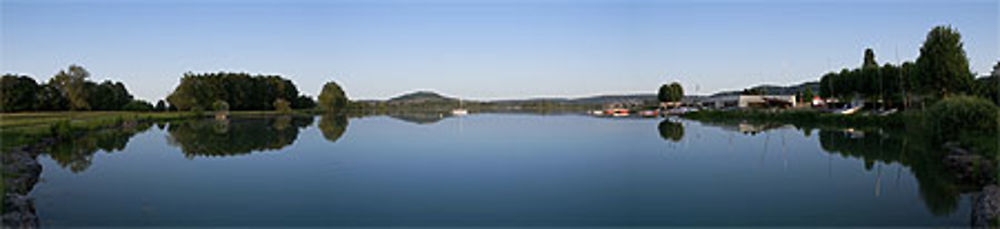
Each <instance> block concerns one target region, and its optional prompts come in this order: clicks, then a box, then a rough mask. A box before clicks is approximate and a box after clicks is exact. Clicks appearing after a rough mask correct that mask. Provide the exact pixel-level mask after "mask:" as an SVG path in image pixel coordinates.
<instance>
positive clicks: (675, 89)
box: [670, 82, 684, 102]
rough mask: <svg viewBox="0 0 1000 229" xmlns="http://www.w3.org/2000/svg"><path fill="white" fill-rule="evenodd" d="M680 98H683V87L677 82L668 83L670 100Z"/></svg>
mask: <svg viewBox="0 0 1000 229" xmlns="http://www.w3.org/2000/svg"><path fill="white" fill-rule="evenodd" d="M681 99H684V87H681V84H680V83H677V82H673V83H670V101H671V102H680V101H681Z"/></svg>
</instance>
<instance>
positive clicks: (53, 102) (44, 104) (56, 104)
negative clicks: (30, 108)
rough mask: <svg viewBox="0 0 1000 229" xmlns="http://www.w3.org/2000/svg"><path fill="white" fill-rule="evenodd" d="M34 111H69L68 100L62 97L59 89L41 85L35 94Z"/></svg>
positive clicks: (49, 85)
mask: <svg viewBox="0 0 1000 229" xmlns="http://www.w3.org/2000/svg"><path fill="white" fill-rule="evenodd" d="M34 109H35V110H38V111H64V110H67V109H69V100H67V99H66V97H64V96H63V94H62V92H61V91H59V88H57V87H56V86H54V85H52V84H42V85H40V87H39V89H38V93H36V94H35V107H34Z"/></svg>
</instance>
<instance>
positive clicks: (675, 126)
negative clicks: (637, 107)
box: [657, 119, 684, 142]
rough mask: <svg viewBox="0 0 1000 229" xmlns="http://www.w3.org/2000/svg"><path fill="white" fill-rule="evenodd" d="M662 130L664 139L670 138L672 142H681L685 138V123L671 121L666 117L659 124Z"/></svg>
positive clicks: (661, 135)
mask: <svg viewBox="0 0 1000 229" xmlns="http://www.w3.org/2000/svg"><path fill="white" fill-rule="evenodd" d="M657 129H659V130H660V137H661V138H663V140H668V141H672V142H680V141H681V139H684V125H683V124H682V123H680V122H674V121H670V119H664V120H663V121H662V122H660V125H659V126H657Z"/></svg>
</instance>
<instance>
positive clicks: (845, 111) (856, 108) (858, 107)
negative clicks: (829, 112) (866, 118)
mask: <svg viewBox="0 0 1000 229" xmlns="http://www.w3.org/2000/svg"><path fill="white" fill-rule="evenodd" d="M864 106H865V105H856V106H851V107H848V108H845V109H841V110H837V111H834V113H837V114H845V115H846V114H854V113H856V112H858V111H859V110H861V108H862V107H864Z"/></svg>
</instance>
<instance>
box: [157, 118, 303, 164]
mask: <svg viewBox="0 0 1000 229" xmlns="http://www.w3.org/2000/svg"><path fill="white" fill-rule="evenodd" d="M312 122H313V117H292V116H279V117H262V118H247V119H232V120H214V119H199V120H182V121H176V122H171V123H170V126H169V127H168V128H167V132H168V133H169V142H170V143H171V144H172V145H175V146H178V147H180V148H181V151H182V152H183V153H184V155H185V156H186V157H189V158H191V157H195V156H233V155H242V154H249V153H252V152H255V151H263V150H279V149H281V148H284V147H287V146H289V145H291V144H292V143H294V142H295V139H296V138H297V137H298V135H299V129H300V128H305V127H307V126H309V125H311V124H312Z"/></svg>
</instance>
